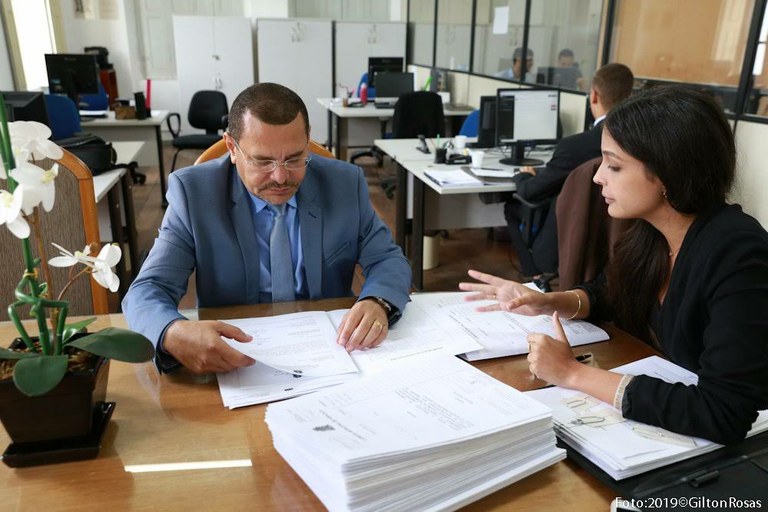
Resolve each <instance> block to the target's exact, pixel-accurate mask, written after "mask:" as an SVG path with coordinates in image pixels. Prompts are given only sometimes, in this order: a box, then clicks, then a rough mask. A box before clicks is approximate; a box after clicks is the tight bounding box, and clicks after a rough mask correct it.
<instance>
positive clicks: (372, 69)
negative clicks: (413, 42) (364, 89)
mask: <svg viewBox="0 0 768 512" xmlns="http://www.w3.org/2000/svg"><path fill="white" fill-rule="evenodd" d="M402 71H403V58H402V57H368V87H376V75H377V74H383V73H402ZM378 94H379V93H378V91H376V95H377V96H378Z"/></svg>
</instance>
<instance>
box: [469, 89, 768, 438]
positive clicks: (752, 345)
mask: <svg viewBox="0 0 768 512" xmlns="http://www.w3.org/2000/svg"><path fill="white" fill-rule="evenodd" d="M602 153H603V162H602V165H601V166H600V168H599V169H598V171H597V173H596V174H595V177H594V181H595V183H597V184H598V185H600V186H601V187H602V195H603V197H605V201H606V203H607V204H608V213H609V214H610V215H611V216H612V217H615V218H621V219H636V220H635V221H634V224H633V226H632V227H631V228H630V229H629V230H628V231H627V232H625V233H624V235H623V238H622V239H621V240H620V241H619V242H618V243H617V245H616V247H615V255H614V257H613V259H612V260H611V261H610V263H609V266H608V268H606V270H605V272H604V273H603V274H602V275H601V276H600V277H598V278H596V279H595V280H594V281H593V282H590V283H587V284H584V285H583V286H580V287H577V288H576V289H573V290H567V291H564V292H554V293H540V292H536V291H533V290H531V289H529V288H526V287H525V286H523V285H521V284H519V283H515V282H512V281H506V280H504V279H500V278H498V277H495V276H491V275H488V274H482V273H480V272H476V271H474V270H471V271H470V272H469V275H470V276H472V277H473V278H474V279H477V280H478V281H480V283H461V284H460V288H461V289H462V290H472V291H475V292H478V293H476V294H474V295H472V296H471V297H470V298H469V299H470V300H477V299H488V298H493V297H496V298H497V300H498V304H495V305H492V306H488V307H484V308H478V309H480V310H498V309H501V310H504V311H513V312H516V313H521V314H525V315H535V314H551V315H552V316H553V323H554V324H555V332H557V333H558V335H557V336H556V337H554V338H552V337H549V336H546V335H543V334H530V335H529V336H528V343H529V345H530V353H529V355H528V361H529V365H530V371H531V372H532V373H533V374H534V375H536V376H537V377H539V378H541V379H544V380H546V381H548V382H550V383H552V384H556V385H560V386H564V387H567V388H572V389H577V390H579V391H582V392H585V393H588V394H590V395H592V396H594V397H596V398H598V399H600V400H603V401H605V402H608V403H611V404H613V405H614V407H616V408H617V409H618V410H619V411H621V413H622V415H623V416H624V417H625V418H629V419H632V420H637V421H640V422H643V423H646V424H650V425H656V426H660V427H663V428H665V429H668V430H671V431H673V432H677V433H680V434H685V435H691V436H697V437H703V438H706V439H709V440H712V441H714V442H717V443H722V444H733V443H737V442H739V441H741V440H742V439H744V437H745V435H746V434H747V432H748V431H749V429H750V427H751V425H752V423H753V422H754V421H755V419H756V418H757V412H758V411H760V410H763V409H766V408H768V320H766V316H765V314H764V313H765V312H766V311H768V233H766V231H765V229H764V228H763V227H762V226H761V225H760V224H759V223H758V222H757V221H756V220H755V219H754V218H752V217H750V216H749V215H747V214H746V213H744V212H743V211H742V209H741V207H740V206H738V205H736V204H730V205H729V204H727V202H726V200H727V197H728V194H729V191H730V189H731V186H732V184H733V180H734V175H735V171H736V148H735V143H734V137H733V132H732V131H731V127H730V125H729V124H728V120H727V119H726V118H725V116H724V114H723V111H722V109H721V108H719V106H718V105H717V104H716V103H715V102H714V100H713V99H712V98H711V96H710V95H707V94H704V93H701V92H699V91H695V90H693V89H689V88H686V87H684V86H668V87H656V88H653V89H650V90H647V91H643V92H641V93H639V94H638V95H637V96H635V97H632V98H630V99H628V100H626V101H625V102H623V103H622V104H620V105H618V106H617V107H616V108H614V109H613V110H612V111H611V112H610V113H609V114H608V117H607V118H606V120H605V125H604V129H603V133H602ZM561 316H562V317H563V318H568V319H571V318H584V319H589V320H609V319H610V320H614V321H615V322H616V324H617V325H618V326H619V327H620V328H622V329H624V330H626V331H628V332H629V333H631V334H633V335H635V336H637V337H639V338H641V339H642V340H643V341H645V342H646V343H648V344H650V345H651V346H653V347H654V348H656V349H657V350H659V351H661V352H662V354H663V355H664V356H665V357H667V358H669V359H670V360H671V361H673V362H674V363H676V364H678V365H680V366H682V367H684V368H687V369H688V370H690V371H692V372H695V373H696V374H697V375H698V384H696V385H690V386H686V385H682V384H670V383H668V382H664V381H662V380H660V379H658V378H655V377H651V376H644V375H639V376H636V377H633V376H630V375H621V374H618V373H614V372H610V371H607V370H603V369H599V368H594V367H591V366H587V365H583V364H579V363H578V362H576V361H575V359H574V357H573V353H572V352H571V349H570V346H569V345H568V340H567V339H566V337H565V335H564V334H563V331H562V326H561V325H560V317H561Z"/></svg>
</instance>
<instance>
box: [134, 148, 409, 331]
mask: <svg viewBox="0 0 768 512" xmlns="http://www.w3.org/2000/svg"><path fill="white" fill-rule="evenodd" d="M167 198H168V209H167V210H166V212H165V217H164V218H163V222H162V225H161V226H160V231H159V233H158V236H157V239H156V240H155V243H154V246H153V247H152V250H151V251H150V253H149V256H148V257H147V260H146V261H145V262H144V265H143V266H142V268H141V272H140V273H139V275H138V277H137V278H136V280H135V281H134V282H133V284H132V285H131V287H130V289H129V290H128V293H127V294H126V296H125V298H124V299H123V312H124V313H125V316H126V318H127V319H128V324H129V325H130V327H131V329H133V330H135V331H138V332H140V333H142V334H143V335H145V336H146V337H147V338H149V339H150V340H152V341H153V342H154V343H155V345H156V346H157V343H158V342H159V341H160V339H161V336H162V335H163V333H164V331H165V329H166V327H167V326H168V325H169V324H170V323H171V322H173V321H175V320H177V319H180V318H184V317H183V316H182V315H181V314H180V313H179V312H178V303H179V300H181V297H182V296H183V295H184V293H185V292H186V288H187V282H188V279H189V276H190V275H191V273H192V271H193V270H194V271H195V272H196V284H197V301H198V306H199V307H214V306H228V305H237V304H255V303H258V302H259V247H258V244H257V241H256V231H255V228H254V225H253V215H252V214H251V209H250V206H249V203H250V201H251V199H250V197H249V194H248V191H247V190H246V189H245V186H244V185H243V183H242V181H241V180H240V177H239V176H238V174H237V170H236V168H235V166H234V165H232V164H231V163H230V160H229V155H225V156H224V157H222V158H219V159H216V160H211V161H209V162H206V163H204V164H201V165H197V166H193V167H188V168H186V169H181V170H179V171H176V172H174V173H173V174H171V175H170V179H169V181H168V193H167ZM296 200H297V205H298V208H297V210H298V215H299V223H300V226H301V228H300V229H301V243H302V249H303V253H304V268H305V275H306V284H307V289H308V291H309V298H310V299H321V298H330V297H344V296H351V295H353V294H352V289H351V287H352V279H353V275H354V270H355V265H356V264H358V263H359V264H360V266H361V267H362V269H363V275H364V276H365V283H364V284H363V288H362V291H361V294H360V297H367V296H378V297H382V298H384V299H386V300H387V301H389V302H390V303H391V304H393V305H394V306H396V307H397V308H398V309H399V310H400V311H403V309H404V308H405V305H406V303H407V302H408V300H409V298H408V292H409V288H410V284H411V268H410V265H409V264H408V261H407V260H406V259H405V257H404V256H403V253H402V251H401V250H400V248H399V247H398V246H397V245H395V243H394V242H393V241H392V234H391V232H390V230H389V228H388V227H387V226H386V224H384V222H382V220H381V219H380V218H379V217H378V216H377V215H376V213H375V212H374V211H373V207H372V206H371V202H370V199H369V196H368V186H367V184H366V181H365V177H364V175H363V172H362V170H361V169H360V168H359V167H356V166H353V165H351V164H348V163H346V162H343V161H339V160H332V159H328V158H323V157H320V156H318V155H312V160H311V161H310V162H309V165H308V167H307V172H306V176H305V178H304V181H303V182H302V184H301V186H300V187H299V190H298V192H297V194H296Z"/></svg>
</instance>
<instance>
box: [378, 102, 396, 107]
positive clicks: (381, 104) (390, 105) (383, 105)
mask: <svg viewBox="0 0 768 512" xmlns="http://www.w3.org/2000/svg"><path fill="white" fill-rule="evenodd" d="M373 106H374V107H376V108H395V103H394V102H390V101H377V102H375V103H374V104H373Z"/></svg>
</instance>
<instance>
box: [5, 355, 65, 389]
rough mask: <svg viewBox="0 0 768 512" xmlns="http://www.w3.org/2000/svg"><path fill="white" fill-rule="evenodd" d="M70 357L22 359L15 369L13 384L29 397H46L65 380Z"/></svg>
mask: <svg viewBox="0 0 768 512" xmlns="http://www.w3.org/2000/svg"><path fill="white" fill-rule="evenodd" d="M68 359H69V358H68V357H67V356H65V355H60V356H41V357H28V358H24V359H21V360H20V361H19V362H18V363H16V366H14V369H13V382H14V384H16V387H17V388H18V389H19V391H21V392H22V393H24V394H25V395H27V396H40V395H44V394H46V393H47V392H49V391H50V390H52V389H53V388H55V387H56V385H57V384H58V383H59V382H61V379H63V378H64V374H65V373H67V361H68Z"/></svg>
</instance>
